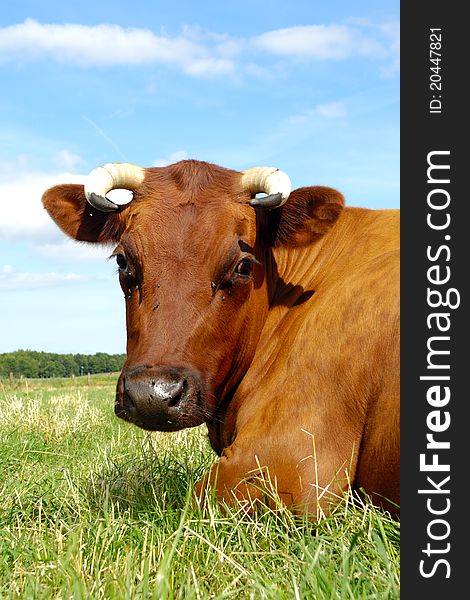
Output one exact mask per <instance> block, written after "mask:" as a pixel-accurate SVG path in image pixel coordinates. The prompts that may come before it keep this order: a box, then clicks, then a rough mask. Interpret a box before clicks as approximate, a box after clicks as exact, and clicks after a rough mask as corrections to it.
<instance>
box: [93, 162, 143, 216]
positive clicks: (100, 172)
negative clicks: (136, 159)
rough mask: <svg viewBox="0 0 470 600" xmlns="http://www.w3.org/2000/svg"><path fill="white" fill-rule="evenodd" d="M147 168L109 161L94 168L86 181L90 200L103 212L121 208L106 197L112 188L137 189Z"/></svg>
mask: <svg viewBox="0 0 470 600" xmlns="http://www.w3.org/2000/svg"><path fill="white" fill-rule="evenodd" d="M144 177H145V169H143V168H142V167H138V166H136V165H131V164H129V163H108V164H106V165H103V166H101V167H97V168H96V169H93V171H92V172H91V173H90V174H89V175H88V178H87V180H86V183H85V196H86V199H87V200H88V202H89V203H90V204H91V205H92V206H94V207H95V208H96V209H98V210H100V211H102V212H112V211H115V210H119V205H117V204H115V203H114V202H111V200H108V198H106V194H107V193H108V192H110V191H111V190H115V189H117V188H120V189H121V188H122V189H126V190H131V191H132V190H135V189H136V188H137V187H139V185H140V184H141V183H142V182H143V180H144Z"/></svg>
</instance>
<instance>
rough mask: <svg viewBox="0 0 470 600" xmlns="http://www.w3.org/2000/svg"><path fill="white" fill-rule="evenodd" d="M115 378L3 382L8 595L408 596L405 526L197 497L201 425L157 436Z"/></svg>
mask: <svg viewBox="0 0 470 600" xmlns="http://www.w3.org/2000/svg"><path fill="white" fill-rule="evenodd" d="M115 380H116V377H115V376H92V377H89V378H87V377H81V378H75V379H61V380H19V381H10V380H8V381H5V380H4V381H2V382H0V598H1V599H2V600H3V599H4V598H22V599H28V598H31V599H34V600H39V599H51V598H53V599H61V600H65V599H68V598H74V599H79V598H119V599H121V598H122V599H128V598H129V599H131V598H157V599H159V598H181V599H183V598H184V599H186V598H189V599H190V598H220V599H222V598H255V599H257V598H272V599H278V598H279V599H286V600H291V599H298V598H301V599H303V598H312V599H323V598H325V599H326V598H328V599H336V598H348V599H351V598H370V599H382V598H383V599H385V598H387V599H393V598H397V599H398V598H399V525H398V524H397V523H396V522H394V521H393V520H391V519H390V517H389V516H388V515H387V514H385V513H381V512H380V511H378V510H377V509H375V508H374V507H373V506H371V505H369V504H365V505H364V506H363V507H362V508H358V507H354V506H353V505H352V504H351V503H350V502H348V501H347V499H346V500H345V501H343V502H342V503H340V504H339V505H338V508H337V510H336V511H335V512H334V514H333V515H331V516H330V517H328V518H325V519H323V520H321V521H320V522H319V523H317V524H313V523H311V522H305V521H300V520H295V519H294V518H293V516H292V515H291V514H290V513H289V512H288V511H287V510H283V509H282V507H279V509H278V510H276V511H273V510H268V509H266V510H264V511H259V512H258V513H256V514H255V515H254V516H252V517H250V516H248V515H246V514H243V513H242V512H240V511H236V510H235V509H229V510H228V511H225V512H222V511H221V510H220V508H219V506H218V505H217V504H216V503H215V502H213V501H210V500H209V501H208V502H207V504H206V505H205V506H204V507H202V508H201V509H198V508H196V507H195V506H194V505H193V504H191V503H190V502H189V499H190V490H191V487H192V485H193V484H194V483H195V482H196V481H197V479H198V478H199V477H200V476H201V475H202V473H204V472H205V471H206V470H207V469H208V467H209V465H210V464H211V463H212V461H213V460H214V458H215V456H214V454H213V452H212V451H211V449H210V446H209V444H208V442H207V440H206V434H205V430H204V427H200V428H196V429H192V430H187V431H182V432H179V433H171V434H163V433H160V434H158V433H153V434H148V433H146V432H144V431H141V430H139V429H137V428H136V427H133V426H131V425H128V424H127V423H124V422H120V421H119V420H118V419H117V418H116V417H115V416H114V413H113V404H114V388H115Z"/></svg>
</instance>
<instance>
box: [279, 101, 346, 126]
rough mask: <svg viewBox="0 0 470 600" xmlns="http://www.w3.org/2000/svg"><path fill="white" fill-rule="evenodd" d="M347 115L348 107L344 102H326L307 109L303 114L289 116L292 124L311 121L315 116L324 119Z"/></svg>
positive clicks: (288, 119)
mask: <svg viewBox="0 0 470 600" xmlns="http://www.w3.org/2000/svg"><path fill="white" fill-rule="evenodd" d="M345 116H346V107H345V105H344V103H343V102H326V103H325V104H317V106H315V107H314V108H311V109H308V110H305V111H304V112H302V113H301V114H298V115H292V116H290V117H288V118H287V122H288V123H290V124H293V125H295V124H303V123H307V122H309V121H311V120H312V119H313V118H315V117H320V118H322V119H340V118H342V117H345Z"/></svg>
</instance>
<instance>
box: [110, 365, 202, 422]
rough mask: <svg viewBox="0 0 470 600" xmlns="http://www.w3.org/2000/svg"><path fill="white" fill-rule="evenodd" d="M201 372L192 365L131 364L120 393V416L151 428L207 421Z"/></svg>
mask: <svg viewBox="0 0 470 600" xmlns="http://www.w3.org/2000/svg"><path fill="white" fill-rule="evenodd" d="M204 399H205V394H204V390H203V384H202V379H201V376H200V375H199V373H198V372H196V371H195V370H193V369H189V368H181V367H178V368H174V367H146V366H138V367H131V368H127V369H126V370H125V371H123V373H122V374H121V377H120V380H119V383H118V389H117V394H116V406H115V413H116V415H117V416H118V417H121V418H122V419H124V420H126V421H130V422H131V423H134V424H135V425H137V426H139V427H142V428H143V429H147V430H150V431H177V430H178V429H183V428H185V427H194V426H196V425H200V424H201V423H204V422H205V421H206V417H207V415H206V410H205V408H204Z"/></svg>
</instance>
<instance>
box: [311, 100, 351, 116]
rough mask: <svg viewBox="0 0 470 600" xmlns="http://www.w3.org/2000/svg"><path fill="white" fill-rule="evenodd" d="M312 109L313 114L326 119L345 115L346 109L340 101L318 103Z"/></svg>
mask: <svg viewBox="0 0 470 600" xmlns="http://www.w3.org/2000/svg"><path fill="white" fill-rule="evenodd" d="M313 110H314V113H315V114H317V115H319V116H320V117H325V118H326V119H339V118H341V117H345V116H346V109H345V107H344V104H343V103H342V102H327V103H326V104H318V105H317V106H316V107H315V108H314V109H313Z"/></svg>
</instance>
